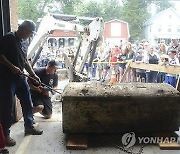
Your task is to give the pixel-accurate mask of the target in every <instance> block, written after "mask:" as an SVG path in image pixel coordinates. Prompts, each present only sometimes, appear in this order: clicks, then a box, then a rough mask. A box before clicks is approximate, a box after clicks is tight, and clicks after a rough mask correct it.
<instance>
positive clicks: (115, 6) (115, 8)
mask: <svg viewBox="0 0 180 154" xmlns="http://www.w3.org/2000/svg"><path fill="white" fill-rule="evenodd" d="M102 6H103V7H102V9H103V15H102V17H103V18H104V20H105V21H109V20H112V19H115V18H116V19H119V18H120V17H121V14H120V10H121V9H122V6H120V3H119V0H103V3H102Z"/></svg>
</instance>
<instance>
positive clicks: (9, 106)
mask: <svg viewBox="0 0 180 154" xmlns="http://www.w3.org/2000/svg"><path fill="white" fill-rule="evenodd" d="M15 95H17V97H18V98H19V100H20V104H21V107H22V112H23V117H24V127H25V128H33V114H32V100H31V95H30V91H29V85H28V83H27V81H26V80H25V79H22V78H18V79H12V80H10V79H3V80H2V79H0V103H1V104H0V109H1V110H0V115H1V116H0V121H1V122H2V127H3V132H4V135H5V136H8V135H9V134H10V127H11V125H12V122H13V108H14V103H15Z"/></svg>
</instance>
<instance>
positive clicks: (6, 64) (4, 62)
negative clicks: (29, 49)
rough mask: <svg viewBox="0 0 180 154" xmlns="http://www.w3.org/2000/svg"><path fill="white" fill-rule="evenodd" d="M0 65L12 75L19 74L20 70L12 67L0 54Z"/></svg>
mask: <svg viewBox="0 0 180 154" xmlns="http://www.w3.org/2000/svg"><path fill="white" fill-rule="evenodd" d="M0 63H2V64H3V65H4V66H6V67H7V68H9V69H10V70H11V72H13V73H14V74H18V73H20V71H21V70H20V68H19V67H17V66H15V65H13V64H12V63H11V62H10V61H9V60H8V59H7V58H6V57H5V56H4V55H2V54H0Z"/></svg>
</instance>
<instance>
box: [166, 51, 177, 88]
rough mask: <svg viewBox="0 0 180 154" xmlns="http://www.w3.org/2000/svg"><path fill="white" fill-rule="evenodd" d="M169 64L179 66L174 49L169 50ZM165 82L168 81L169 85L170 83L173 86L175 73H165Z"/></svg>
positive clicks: (174, 85) (174, 84)
mask: <svg viewBox="0 0 180 154" xmlns="http://www.w3.org/2000/svg"><path fill="white" fill-rule="evenodd" d="M168 55H169V59H168V62H169V65H171V66H179V60H178V58H177V57H176V50H173V49H172V50H169V54H168ZM165 83H168V84H170V85H172V86H173V87H174V88H175V87H176V75H174V74H166V77H165Z"/></svg>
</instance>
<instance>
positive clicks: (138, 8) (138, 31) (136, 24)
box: [121, 0, 149, 41]
mask: <svg viewBox="0 0 180 154" xmlns="http://www.w3.org/2000/svg"><path fill="white" fill-rule="evenodd" d="M145 4H146V3H145V1H142V0H126V1H124V6H123V8H122V10H121V19H123V20H124V21H126V22H128V23H129V29H130V35H131V38H130V41H135V40H137V39H142V37H143V35H142V34H143V23H144V22H145V21H146V20H147V18H148V17H149V13H148V12H147V5H145Z"/></svg>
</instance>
